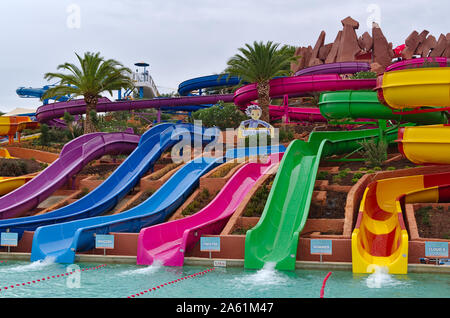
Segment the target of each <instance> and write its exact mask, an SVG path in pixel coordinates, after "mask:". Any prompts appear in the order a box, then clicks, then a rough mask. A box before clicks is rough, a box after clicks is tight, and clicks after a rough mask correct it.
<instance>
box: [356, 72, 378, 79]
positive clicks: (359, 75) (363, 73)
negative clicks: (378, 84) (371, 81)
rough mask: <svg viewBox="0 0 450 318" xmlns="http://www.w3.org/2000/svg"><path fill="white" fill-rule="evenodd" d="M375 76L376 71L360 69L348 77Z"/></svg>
mask: <svg viewBox="0 0 450 318" xmlns="http://www.w3.org/2000/svg"><path fill="white" fill-rule="evenodd" d="M363 78H377V73H375V72H371V71H361V72H357V73H355V74H353V75H352V76H350V79H363Z"/></svg>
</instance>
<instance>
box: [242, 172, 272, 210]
mask: <svg viewBox="0 0 450 318" xmlns="http://www.w3.org/2000/svg"><path fill="white" fill-rule="evenodd" d="M274 178H275V175H272V176H270V177H269V178H268V179H267V180H266V181H265V182H264V183H263V184H262V185H261V186H260V187H259V188H258V190H256V192H255V194H254V195H253V196H252V197H251V199H250V201H249V202H248V203H247V206H246V207H245V209H244V212H243V214H242V215H243V216H246V217H259V216H261V215H262V212H263V211H264V206H265V205H266V201H267V197H268V196H269V193H270V189H271V187H272V183H273V180H274Z"/></svg>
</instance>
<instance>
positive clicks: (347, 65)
mask: <svg viewBox="0 0 450 318" xmlns="http://www.w3.org/2000/svg"><path fill="white" fill-rule="evenodd" d="M362 71H370V64H369V63H367V62H336V63H327V64H320V65H314V66H310V67H307V68H304V69H301V70H299V71H297V72H295V74H294V76H302V75H318V74H354V73H357V72H362Z"/></svg>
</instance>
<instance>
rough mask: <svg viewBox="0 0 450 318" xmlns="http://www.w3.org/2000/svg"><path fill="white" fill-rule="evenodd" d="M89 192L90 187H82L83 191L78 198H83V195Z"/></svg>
mask: <svg viewBox="0 0 450 318" xmlns="http://www.w3.org/2000/svg"><path fill="white" fill-rule="evenodd" d="M88 193H89V189H88V188H86V187H85V188H82V189H81V192H80V193H79V194H78V195H77V199H81V198H82V197H84V196H85V195H86V194H88Z"/></svg>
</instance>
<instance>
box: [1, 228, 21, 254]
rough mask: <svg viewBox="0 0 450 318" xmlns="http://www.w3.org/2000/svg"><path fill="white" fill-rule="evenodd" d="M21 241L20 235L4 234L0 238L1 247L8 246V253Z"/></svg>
mask: <svg viewBox="0 0 450 318" xmlns="http://www.w3.org/2000/svg"><path fill="white" fill-rule="evenodd" d="M18 241H19V234H17V233H13V232H2V234H1V237H0V245H2V246H8V253H9V252H10V248H11V246H17V244H18Z"/></svg>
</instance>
